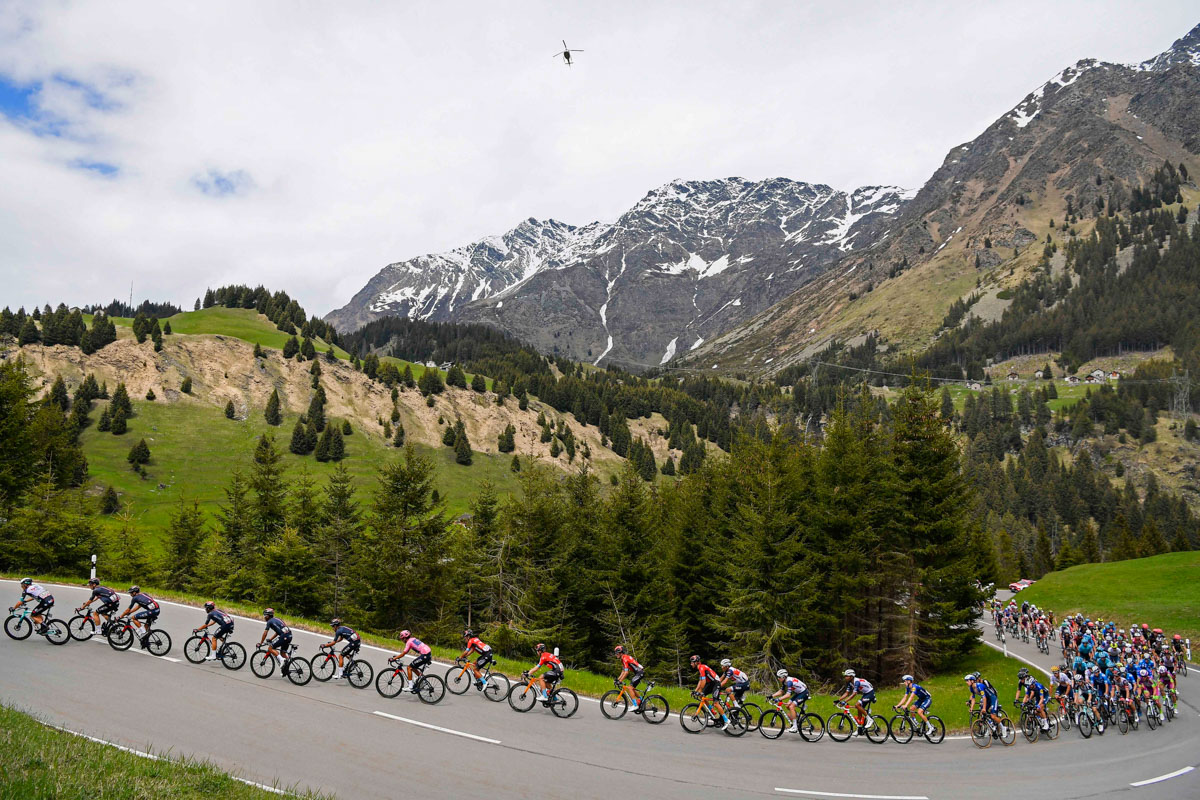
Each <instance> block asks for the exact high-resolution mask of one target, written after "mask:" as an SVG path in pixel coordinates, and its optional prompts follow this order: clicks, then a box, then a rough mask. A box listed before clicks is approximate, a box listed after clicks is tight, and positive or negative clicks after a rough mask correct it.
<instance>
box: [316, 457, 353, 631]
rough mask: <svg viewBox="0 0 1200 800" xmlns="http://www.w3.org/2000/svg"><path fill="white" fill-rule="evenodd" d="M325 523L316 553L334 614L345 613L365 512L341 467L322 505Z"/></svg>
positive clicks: (333, 475)
mask: <svg viewBox="0 0 1200 800" xmlns="http://www.w3.org/2000/svg"><path fill="white" fill-rule="evenodd" d="M321 520H322V524H321V526H320V528H319V529H318V530H317V539H316V543H315V545H314V552H315V554H316V556H317V559H318V560H319V561H320V562H321V565H322V566H323V567H324V568H325V575H326V577H327V584H326V591H325V596H326V597H327V598H328V603H329V606H330V611H331V613H333V614H334V615H338V614H341V613H342V612H343V610H344V603H345V597H346V593H347V585H348V579H349V567H350V562H351V559H352V557H353V554H354V553H355V551H356V550H357V549H358V548H359V545H360V540H361V538H362V535H363V523H362V512H361V511H360V509H359V506H358V503H357V501H356V499H355V493H354V483H353V480H352V479H351V477H350V473H349V472H347V471H346V468H345V466H343V465H341V464H339V465H338V466H337V467H335V468H334V470H333V473H332V474H331V475H330V476H329V482H328V484H326V486H325V493H324V498H323V502H322V505H321Z"/></svg>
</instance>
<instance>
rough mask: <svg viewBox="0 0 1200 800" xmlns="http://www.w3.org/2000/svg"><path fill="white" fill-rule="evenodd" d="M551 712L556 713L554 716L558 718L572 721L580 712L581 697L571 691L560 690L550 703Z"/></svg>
mask: <svg viewBox="0 0 1200 800" xmlns="http://www.w3.org/2000/svg"><path fill="white" fill-rule="evenodd" d="M550 710H551V711H553V712H554V716H556V717H560V718H562V719H570V718H571V717H573V716H575V712H576V711H578V710H579V695H577V694H575V692H573V691H571V690H570V689H559V690H558V691H557V692H555V693H554V699H553V700H552V701H551V703H550Z"/></svg>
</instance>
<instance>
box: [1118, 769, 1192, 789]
mask: <svg viewBox="0 0 1200 800" xmlns="http://www.w3.org/2000/svg"><path fill="white" fill-rule="evenodd" d="M1194 769H1195V767H1184V768H1183V769H1177V770H1175V771H1174V772H1168V773H1167V774H1166V775H1159V776H1158V777H1157V778H1147V779H1146V780H1144V781H1138V782H1136V783H1131V784H1129V785H1130V786H1133V787H1141V786H1149V785H1150V784H1152V783H1162V782H1163V781H1169V780H1170V779H1171V778H1178V777H1179V776H1180V775H1186V774H1188V773H1189V772H1191V771H1192V770H1194Z"/></svg>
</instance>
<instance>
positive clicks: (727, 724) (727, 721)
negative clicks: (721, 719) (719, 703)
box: [721, 717, 729, 731]
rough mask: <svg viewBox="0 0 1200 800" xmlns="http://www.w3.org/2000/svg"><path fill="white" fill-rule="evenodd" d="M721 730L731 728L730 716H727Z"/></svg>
mask: <svg viewBox="0 0 1200 800" xmlns="http://www.w3.org/2000/svg"><path fill="white" fill-rule="evenodd" d="M721 730H723V731H727V730H729V718H728V717H726V718H725V724H724V725H722V726H721Z"/></svg>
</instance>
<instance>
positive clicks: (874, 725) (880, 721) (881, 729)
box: [867, 714, 888, 744]
mask: <svg viewBox="0 0 1200 800" xmlns="http://www.w3.org/2000/svg"><path fill="white" fill-rule="evenodd" d="M867 739H869V740H870V741H872V742H874V743H875V744H883V743H884V742H886V741H887V740H888V721H887V720H886V719H884V718H883V717H881V716H879V715H878V714H872V715H870V717H869V718H868V719H867Z"/></svg>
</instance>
